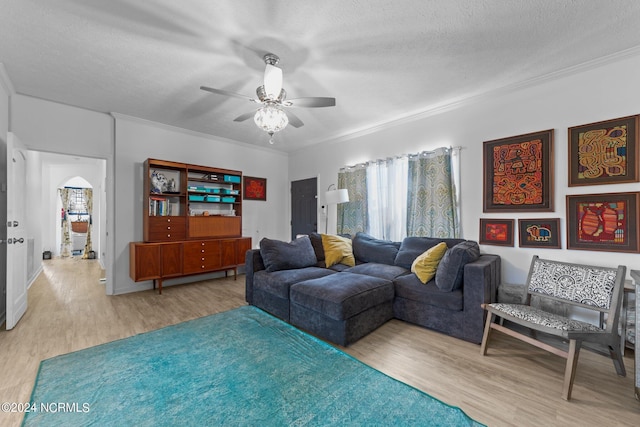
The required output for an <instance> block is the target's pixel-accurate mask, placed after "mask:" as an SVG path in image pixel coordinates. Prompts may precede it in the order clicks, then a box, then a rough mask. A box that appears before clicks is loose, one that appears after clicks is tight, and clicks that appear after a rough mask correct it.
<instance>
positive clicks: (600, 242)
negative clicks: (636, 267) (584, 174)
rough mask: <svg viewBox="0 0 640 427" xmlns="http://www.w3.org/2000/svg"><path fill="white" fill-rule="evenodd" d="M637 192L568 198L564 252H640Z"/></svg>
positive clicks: (639, 197) (638, 193) (639, 199)
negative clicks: (580, 250)
mask: <svg viewBox="0 0 640 427" xmlns="http://www.w3.org/2000/svg"><path fill="white" fill-rule="evenodd" d="M639 204H640V192H630V193H609V194H581V195H577V196H567V249H584V250H589V251H610V252H632V253H638V252H640V245H639V244H638V229H639V228H640V217H638V205H639Z"/></svg>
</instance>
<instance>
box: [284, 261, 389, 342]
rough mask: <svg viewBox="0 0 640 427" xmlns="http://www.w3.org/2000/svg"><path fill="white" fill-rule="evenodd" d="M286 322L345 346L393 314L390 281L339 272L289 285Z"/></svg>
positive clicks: (375, 327)
mask: <svg viewBox="0 0 640 427" xmlns="http://www.w3.org/2000/svg"><path fill="white" fill-rule="evenodd" d="M290 292H291V294H290V297H289V298H290V323H291V324H292V325H294V326H297V327H299V328H301V329H305V330H307V331H309V332H311V333H312V334H314V335H317V336H319V337H320V338H323V339H326V340H328V341H331V342H333V343H335V344H339V345H342V346H348V345H349V344H352V343H354V342H356V341H357V340H359V339H360V338H362V337H364V336H365V335H367V334H368V333H370V332H372V331H373V330H375V329H377V328H378V327H379V326H381V325H382V324H384V323H385V322H387V321H388V320H390V319H392V318H393V297H394V289H393V283H392V282H391V281H390V280H386V279H381V278H378V277H371V276H365V275H362V274H354V273H348V272H340V273H336V274H332V275H330V276H326V277H320V278H317V279H311V280H306V281H304V282H300V283H296V284H295V285H293V286H291V291H290Z"/></svg>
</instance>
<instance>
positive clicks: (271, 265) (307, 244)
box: [260, 236, 318, 272]
mask: <svg viewBox="0 0 640 427" xmlns="http://www.w3.org/2000/svg"><path fill="white" fill-rule="evenodd" d="M260 255H261V256H262V261H263V262H264V266H265V269H266V270H267V271H269V272H272V271H279V270H293V269H296V268H304V267H311V266H314V265H316V263H317V262H318V260H317V259H316V254H315V252H314V251H313V246H311V240H309V236H301V237H298V238H297V239H296V240H294V241H292V242H289V243H287V242H283V241H281V240H271V239H267V238H266V237H265V238H263V239H262V240H260Z"/></svg>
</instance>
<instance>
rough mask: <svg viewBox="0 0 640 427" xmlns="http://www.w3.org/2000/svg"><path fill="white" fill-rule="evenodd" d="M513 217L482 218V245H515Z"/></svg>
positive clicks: (480, 241)
mask: <svg viewBox="0 0 640 427" xmlns="http://www.w3.org/2000/svg"><path fill="white" fill-rule="evenodd" d="M513 223H514V221H513V220H512V219H485V218H480V240H479V243H480V244H481V245H499V246H513Z"/></svg>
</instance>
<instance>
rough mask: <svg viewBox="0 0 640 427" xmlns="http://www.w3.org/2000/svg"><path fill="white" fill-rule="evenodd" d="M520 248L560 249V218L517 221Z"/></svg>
mask: <svg viewBox="0 0 640 427" xmlns="http://www.w3.org/2000/svg"><path fill="white" fill-rule="evenodd" d="M518 243H519V245H520V247H521V248H546V249H561V248H562V244H561V242H560V218H535V219H518Z"/></svg>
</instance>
